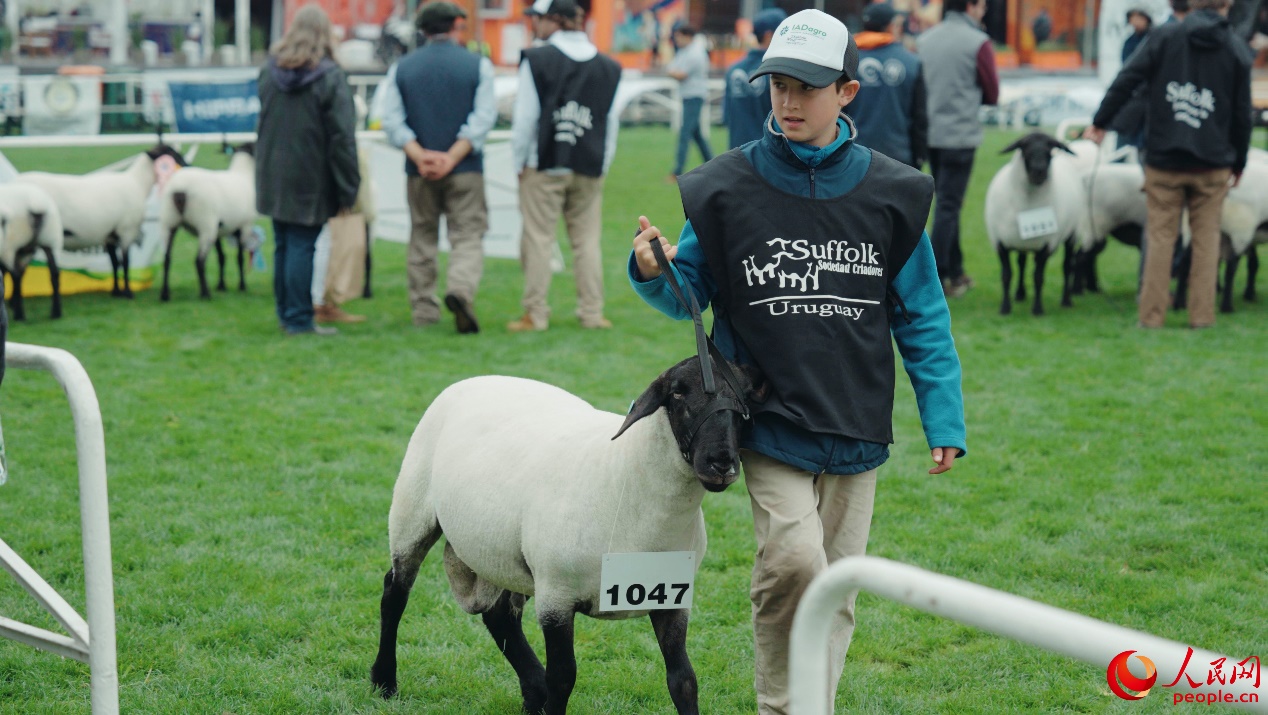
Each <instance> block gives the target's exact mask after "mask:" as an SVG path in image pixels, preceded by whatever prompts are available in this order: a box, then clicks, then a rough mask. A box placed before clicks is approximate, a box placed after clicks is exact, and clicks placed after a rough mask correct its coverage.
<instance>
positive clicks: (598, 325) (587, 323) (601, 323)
mask: <svg viewBox="0 0 1268 715" xmlns="http://www.w3.org/2000/svg"><path fill="white" fill-rule="evenodd" d="M581 327H583V328H585V329H586V330H608V329H610V328H611V327H612V321H610V320H608V319H607V318H599V319H598V320H583V321H581Z"/></svg>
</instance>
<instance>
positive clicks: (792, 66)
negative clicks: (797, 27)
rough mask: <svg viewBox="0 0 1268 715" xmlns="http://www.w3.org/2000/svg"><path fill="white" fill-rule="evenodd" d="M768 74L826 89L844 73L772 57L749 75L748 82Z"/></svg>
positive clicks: (812, 64)
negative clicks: (787, 77) (784, 76)
mask: <svg viewBox="0 0 1268 715" xmlns="http://www.w3.org/2000/svg"><path fill="white" fill-rule="evenodd" d="M768 74H782V75H788V76H789V77H792V78H793V79H795V80H797V81H799V82H805V83H806V84H808V85H810V86H811V87H827V86H828V85H830V84H832V83H833V82H836V81H837V80H839V79H841V76H842V75H844V74H845V73H844V72H842V71H841V70H834V69H832V68H831V67H824V66H823V65H816V64H814V63H812V62H806V61H805V60H794V59H790V58H787V57H773V58H771V59H769V60H765V61H763V62H762V64H761V65H759V66H758V67H757V69H756V70H754V71H753V74H751V75H749V77H748V81H750V82H752V81H753V80H755V79H757V78H758V77H761V76H762V75H768Z"/></svg>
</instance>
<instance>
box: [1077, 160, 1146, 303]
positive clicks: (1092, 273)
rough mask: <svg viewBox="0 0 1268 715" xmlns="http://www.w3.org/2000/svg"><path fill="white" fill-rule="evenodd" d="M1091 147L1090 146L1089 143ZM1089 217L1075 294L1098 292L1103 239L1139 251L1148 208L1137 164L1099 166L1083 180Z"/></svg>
mask: <svg viewBox="0 0 1268 715" xmlns="http://www.w3.org/2000/svg"><path fill="white" fill-rule="evenodd" d="M1089 143H1090V142H1089ZM1086 183H1087V189H1088V195H1089V197H1090V198H1089V202H1090V210H1091V217H1090V219H1089V221H1088V223H1089V227H1090V229H1091V232H1092V233H1091V237H1092V240H1091V242H1090V245H1089V246H1088V247H1087V248H1085V249H1084V250H1083V251H1082V252H1080V254H1079V261H1078V265H1077V268H1078V271H1077V273H1076V275H1075V282H1074V286H1073V288H1072V290H1073V292H1074V294H1076V295H1078V294H1080V293H1082V292H1083V289H1084V287H1085V286H1086V288H1087V290H1089V291H1091V292H1093V293H1096V292H1099V291H1100V281H1099V279H1098V278H1097V274H1096V261H1097V258H1098V257H1099V256H1100V254H1101V252H1102V251H1104V250H1105V246H1106V244H1107V240H1106V238H1105V237H1106V236H1107V235H1109V236H1113V237H1114V238H1116V239H1118V240H1119V241H1121V242H1123V243H1125V244H1127V245H1128V246H1134V247H1136V248H1137V249H1139V248H1140V247H1141V245H1142V244H1143V243H1144V239H1145V218H1146V217H1147V215H1148V214H1149V207H1148V205H1147V202H1146V200H1145V170H1144V169H1143V168H1141V166H1140V164H1136V163H1122V164H1118V163H1114V164H1100V165H1098V166H1096V167H1095V169H1094V170H1093V171H1092V172H1091V173H1089V174H1088V176H1087V178H1086Z"/></svg>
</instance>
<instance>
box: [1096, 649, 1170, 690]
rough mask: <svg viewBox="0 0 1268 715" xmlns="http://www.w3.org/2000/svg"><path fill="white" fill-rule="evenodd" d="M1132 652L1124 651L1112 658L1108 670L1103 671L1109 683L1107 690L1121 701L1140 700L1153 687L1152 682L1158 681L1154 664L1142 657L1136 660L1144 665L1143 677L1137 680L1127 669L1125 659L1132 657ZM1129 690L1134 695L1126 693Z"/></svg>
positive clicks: (1137, 657)
mask: <svg viewBox="0 0 1268 715" xmlns="http://www.w3.org/2000/svg"><path fill="white" fill-rule="evenodd" d="M1135 652H1136V651H1134V650H1125V651H1123V652H1122V653H1119V654H1118V655H1116V656H1114V660H1111V661H1110V664H1109V668H1107V669H1106V670H1105V679H1106V681H1108V682H1109V688H1110V690H1112V691H1113V692H1114V694H1115V695H1117V696H1118V697H1120V698H1122V699H1123V700H1140V699H1141V698H1143V697H1145V696H1146V695H1148V694H1149V689H1150V688H1152V687H1153V686H1154V681H1156V680H1157V679H1158V669H1157V668H1155V667H1154V662H1153V661H1152V660H1150V659H1148V658H1146V657H1145V656H1143V655H1138V656H1136V659H1137V660H1139V661H1140V662H1142V663H1144V664H1145V677H1143V678H1137V677H1136V676H1135V675H1132V672H1131V671H1130V670H1128V669H1127V659H1128V658H1130V657H1131V656H1132V654H1133V653H1135ZM1129 690H1135V691H1137V692H1136V694H1135V695H1133V694H1131V693H1130V692H1128V691H1129Z"/></svg>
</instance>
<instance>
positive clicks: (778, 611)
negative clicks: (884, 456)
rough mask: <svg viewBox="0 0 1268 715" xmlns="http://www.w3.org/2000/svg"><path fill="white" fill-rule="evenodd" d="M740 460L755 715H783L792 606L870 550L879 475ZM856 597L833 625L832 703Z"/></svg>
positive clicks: (748, 456) (749, 455) (752, 455)
mask: <svg viewBox="0 0 1268 715" xmlns="http://www.w3.org/2000/svg"><path fill="white" fill-rule="evenodd" d="M742 458H743V462H744V480H745V483H746V484H747V486H748V493H749V500H750V501H751V502H752V506H753V530H754V532H755V533H756V536H757V559H756V562H755V563H754V565H753V582H752V589H751V591H750V592H749V598H750V599H751V600H752V602H753V635H754V645H755V647H754V651H753V652H754V660H755V665H756V677H755V680H754V685H755V686H756V688H757V709H758V713H760V715H786V714H787V713H788V655H789V636H790V634H791V633H792V623H793V615H794V614H795V613H796V611H797V603H798V602H799V601H800V600H801V595H802V593H804V592H805V590H806V587H807V586H809V585H810V581H811V580H813V579H814V577H815V576H816V575H818V574H819V572H820V571H823V570H824V569H826V568H827V567H828V564H830V563H832V562H834V561H837V560H839V559H842V558H845V557H846V556H858V555H861V554H863V553H864V552H865V551H866V550H867V532H868V529H869V528H870V527H871V524H872V505H873V502H874V500H875V496H876V470H875V469H873V470H871V471H867V472H863V473H861V474H851V475H837V474H820V475H818V476H812V475H810V474H809V473H807V472H805V471H804V470H801V469H797V468H795V467H791V466H789V465H787V464H784V463H783V462H780V461H778V460H775V459H771V458H770V457H767V456H765V455H762V454H758V453H756V452H751V451H747V450H745V451H744V452H743V453H742ZM857 595H858V592H857V591H856V592H854V593H851V594H850V597H849V599H848V600H847V601H846V603H845V605H844V606H843V607H842V608H841V610H840V611H839V612H838V613H837V617H836V618H835V619H834V620H833V623H832V637H831V639H830V644H831V648H830V655H829V666H830V667H829V671H828V672H829V678H828V680H829V682H828V686H829V688H830V692H831V693H832V694H834V695H835V693H836V688H837V681H838V680H839V679H840V677H841V670H842V668H843V667H844V666H845V652H846V650H848V649H849V647H850V638H851V637H852V636H853V635H854V599H855V596H857Z"/></svg>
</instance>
